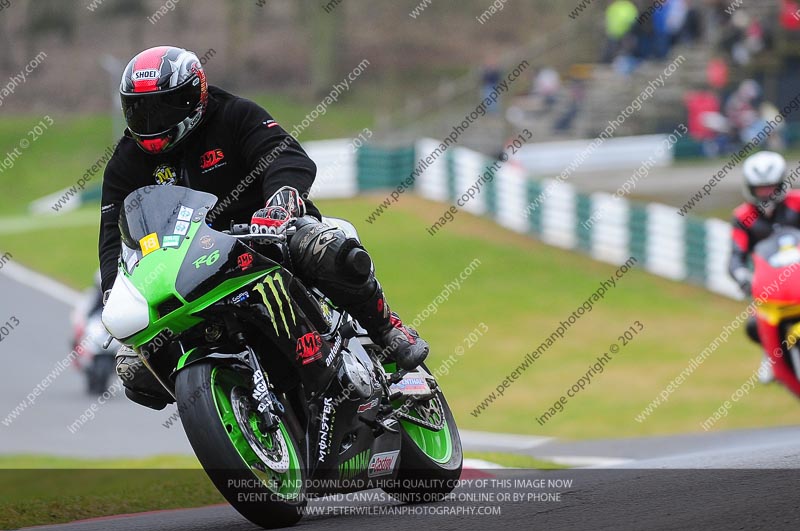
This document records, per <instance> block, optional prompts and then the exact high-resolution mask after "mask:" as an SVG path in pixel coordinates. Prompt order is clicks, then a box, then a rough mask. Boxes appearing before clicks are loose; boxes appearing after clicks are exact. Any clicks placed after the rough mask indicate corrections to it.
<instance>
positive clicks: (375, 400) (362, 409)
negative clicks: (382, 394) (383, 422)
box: [358, 398, 379, 413]
mask: <svg viewBox="0 0 800 531" xmlns="http://www.w3.org/2000/svg"><path fill="white" fill-rule="evenodd" d="M378 402H379V399H378V398H373V399H372V400H370V401H369V402H367V403H366V404H361V405H360V406H358V412H359V413H366V412H367V411H369V410H370V409H372V408H374V407H375V406H377V405H378Z"/></svg>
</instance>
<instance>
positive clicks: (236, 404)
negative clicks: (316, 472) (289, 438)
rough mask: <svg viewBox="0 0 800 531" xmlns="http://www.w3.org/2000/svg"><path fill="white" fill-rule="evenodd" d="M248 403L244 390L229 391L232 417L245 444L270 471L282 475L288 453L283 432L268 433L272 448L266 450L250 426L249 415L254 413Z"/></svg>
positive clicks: (287, 468) (287, 462)
mask: <svg viewBox="0 0 800 531" xmlns="http://www.w3.org/2000/svg"><path fill="white" fill-rule="evenodd" d="M250 403H251V400H250V397H249V396H248V394H247V391H245V390H244V388H242V387H235V388H234V389H233V390H232V391H231V406H232V407H233V415H234V416H235V417H236V422H237V423H238V424H239V429H241V430H242V435H244V438H245V440H246V441H247V444H248V445H249V446H250V448H251V449H252V450H253V452H255V454H256V455H257V456H258V458H259V459H260V460H261V461H262V462H263V463H264V464H265V465H266V466H267V467H269V469H270V470H272V471H274V472H277V473H278V474H283V473H285V472H286V471H288V470H289V451H288V449H287V445H286V439H285V438H284V437H283V431H281V430H280V429H278V430H274V431H272V432H270V433H269V434H268V435H267V437H270V438H271V440H272V448H266V447H265V446H264V443H263V441H262V440H261V438H260V437H259V436H258V435H256V433H255V431H253V426H252V425H251V424H250V414H252V413H254V411H253V408H252V407H251V406H250Z"/></svg>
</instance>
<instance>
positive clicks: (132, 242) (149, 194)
mask: <svg viewBox="0 0 800 531" xmlns="http://www.w3.org/2000/svg"><path fill="white" fill-rule="evenodd" d="M216 202H217V197H216V196H214V195H213V194H208V193H206V192H198V191H197V190H192V189H190V188H184V187H183V186H155V185H154V186H145V187H143V188H139V189H138V190H135V191H134V192H131V193H130V194H129V195H128V197H126V198H125V204H124V207H123V209H122V210H121V211H120V215H119V230H120V234H121V235H122V243H123V244H124V246H125V247H127V248H128V249H130V250H131V251H136V252H138V253H139V254H141V255H142V256H147V255H148V254H149V253H151V252H153V251H155V250H157V249H159V248H160V247H177V246H179V244H180V241H181V239H182V238H185V237H186V234H187V233H188V232H189V228H190V227H191V223H192V222H199V221H202V220H203V219H205V216H206V214H207V213H208V212H209V210H211V208H213V207H214V205H215V204H216Z"/></svg>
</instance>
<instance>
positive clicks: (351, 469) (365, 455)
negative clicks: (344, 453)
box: [339, 450, 369, 480]
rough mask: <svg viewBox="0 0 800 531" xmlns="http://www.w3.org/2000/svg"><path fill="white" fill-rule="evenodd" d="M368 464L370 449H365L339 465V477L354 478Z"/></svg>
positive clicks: (344, 478)
mask: <svg viewBox="0 0 800 531" xmlns="http://www.w3.org/2000/svg"><path fill="white" fill-rule="evenodd" d="M368 464H369V450H364V451H363V452H361V453H358V454H356V455H354V456H353V457H351V458H350V459H348V460H347V461H345V462H344V463H342V464H340V465H339V478H340V479H343V480H346V479H353V478H355V477H356V476H357V475H359V474H360V473H361V472H363V471H364V470H366V468H367V465H368Z"/></svg>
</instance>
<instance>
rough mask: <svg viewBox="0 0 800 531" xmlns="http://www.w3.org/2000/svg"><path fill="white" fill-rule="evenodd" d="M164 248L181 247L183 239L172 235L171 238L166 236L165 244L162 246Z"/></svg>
mask: <svg viewBox="0 0 800 531" xmlns="http://www.w3.org/2000/svg"><path fill="white" fill-rule="evenodd" d="M162 246H163V247H180V246H181V237H180V236H178V235H176V234H172V235H170V236H164V243H163V244H162Z"/></svg>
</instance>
